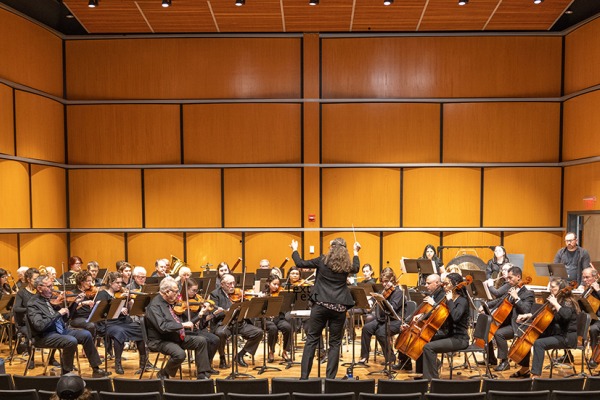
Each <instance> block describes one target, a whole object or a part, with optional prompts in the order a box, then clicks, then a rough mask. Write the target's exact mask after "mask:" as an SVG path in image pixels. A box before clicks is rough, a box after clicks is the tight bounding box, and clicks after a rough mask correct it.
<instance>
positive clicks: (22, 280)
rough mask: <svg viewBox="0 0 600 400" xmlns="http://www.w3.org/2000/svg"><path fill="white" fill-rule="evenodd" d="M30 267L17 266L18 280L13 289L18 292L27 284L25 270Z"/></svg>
mask: <svg viewBox="0 0 600 400" xmlns="http://www.w3.org/2000/svg"><path fill="white" fill-rule="evenodd" d="M28 269H29V267H25V266H21V267H19V268H17V281H16V282H15V284H14V285H13V287H12V290H13V291H15V292H18V291H19V290H20V289H21V288H22V287H24V286H27V279H26V278H25V272H26V271H27V270H28Z"/></svg>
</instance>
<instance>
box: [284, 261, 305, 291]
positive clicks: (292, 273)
mask: <svg viewBox="0 0 600 400" xmlns="http://www.w3.org/2000/svg"><path fill="white" fill-rule="evenodd" d="M300 275H301V274H300V269H299V268H298V267H296V266H294V267H291V268H290V270H289V271H288V276H287V282H286V283H285V286H286V287H291V286H300V285H302V284H303V283H304V282H303V280H302V279H300Z"/></svg>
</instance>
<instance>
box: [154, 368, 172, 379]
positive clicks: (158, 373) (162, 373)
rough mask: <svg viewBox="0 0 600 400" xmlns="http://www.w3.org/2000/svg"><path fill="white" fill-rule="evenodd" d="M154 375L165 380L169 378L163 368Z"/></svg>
mask: <svg viewBox="0 0 600 400" xmlns="http://www.w3.org/2000/svg"><path fill="white" fill-rule="evenodd" d="M156 377H157V378H158V379H160V380H165V379H169V374H167V373H166V372H165V370H164V369H161V370H160V371H158V372H157V373H156Z"/></svg>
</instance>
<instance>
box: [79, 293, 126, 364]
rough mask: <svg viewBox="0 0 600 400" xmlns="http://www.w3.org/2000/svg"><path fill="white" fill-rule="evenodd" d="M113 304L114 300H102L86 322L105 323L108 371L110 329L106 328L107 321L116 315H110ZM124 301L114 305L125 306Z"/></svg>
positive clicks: (105, 356) (105, 348) (105, 357)
mask: <svg viewBox="0 0 600 400" xmlns="http://www.w3.org/2000/svg"><path fill="white" fill-rule="evenodd" d="M111 303H113V302H112V300H110V299H109V300H102V301H98V302H96V304H94V307H92V311H90V315H88V317H87V319H86V320H85V322H87V323H90V322H93V323H97V322H101V321H104V340H105V341H104V343H105V346H104V370H105V371H108V357H107V348H108V327H107V326H106V325H107V324H106V320H107V319H108V316H109V315H114V312H113V314H110V311H109V310H110V308H111V305H112V304H111ZM123 303H124V300H123V301H115V302H114V304H123Z"/></svg>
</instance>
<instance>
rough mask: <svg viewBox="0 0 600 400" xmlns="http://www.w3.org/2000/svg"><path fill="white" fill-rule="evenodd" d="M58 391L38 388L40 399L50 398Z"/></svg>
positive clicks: (46, 399)
mask: <svg viewBox="0 0 600 400" xmlns="http://www.w3.org/2000/svg"><path fill="white" fill-rule="evenodd" d="M54 393H56V391H52V390H38V399H39V400H50V399H51V398H52V396H53V395H54Z"/></svg>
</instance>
